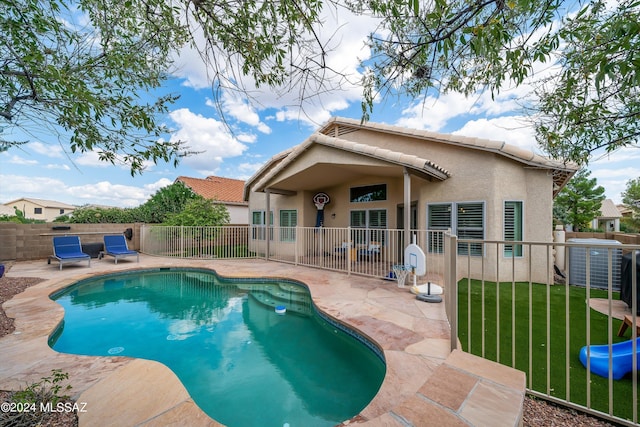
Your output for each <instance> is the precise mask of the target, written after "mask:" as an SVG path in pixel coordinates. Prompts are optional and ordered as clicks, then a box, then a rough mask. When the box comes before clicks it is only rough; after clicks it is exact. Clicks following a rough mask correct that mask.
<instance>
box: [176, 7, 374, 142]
mask: <svg viewBox="0 0 640 427" xmlns="http://www.w3.org/2000/svg"><path fill="white" fill-rule="evenodd" d="M323 16H324V18H323V23H322V25H321V26H319V27H318V28H316V31H317V33H318V35H319V38H320V40H321V43H323V45H324V46H325V47H326V49H327V55H326V57H325V58H324V60H325V61H326V66H327V68H326V69H325V70H324V77H326V79H327V80H325V81H324V84H325V86H318V85H316V84H315V82H314V81H308V80H303V79H304V77H305V76H304V75H303V76H302V77H301V78H300V79H299V80H298V81H296V78H295V77H294V78H293V79H292V80H290V81H289V82H287V84H286V85H284V86H282V87H279V88H267V87H257V86H256V84H255V82H254V80H253V79H252V78H251V77H250V76H239V75H234V76H233V79H234V81H236V82H238V85H239V86H240V87H242V88H245V89H246V91H247V92H248V93H250V96H251V98H252V100H251V102H250V104H251V105H249V104H247V99H244V98H243V99H242V100H238V99H237V95H238V92H233V91H228V90H225V89H221V90H222V96H221V99H222V102H223V104H222V105H223V109H225V112H226V113H228V114H229V116H230V117H233V118H235V119H236V120H239V121H240V122H242V123H246V124H248V125H250V126H253V127H255V128H257V129H258V131H260V132H262V133H268V132H270V131H271V129H270V127H269V126H268V125H267V124H265V123H264V122H263V121H261V120H260V118H259V116H258V113H259V112H262V111H266V110H270V109H275V110H276V112H274V113H270V115H277V117H278V121H303V122H305V123H307V125H308V126H309V127H310V128H315V127H317V126H318V125H319V124H321V123H323V122H325V121H326V120H327V119H328V118H329V117H330V116H331V115H334V114H335V113H336V112H339V111H342V110H345V109H347V108H348V107H349V106H350V105H351V103H352V102H354V101H360V98H361V96H362V89H361V87H360V81H361V77H362V75H361V72H360V60H361V59H368V58H369V57H370V54H371V53H370V51H369V49H368V48H367V47H366V45H365V41H366V38H367V35H368V34H369V33H370V32H371V31H372V30H373V29H375V28H376V27H377V25H378V22H379V21H378V20H376V19H374V18H371V17H368V16H356V15H353V14H352V13H351V12H349V11H347V10H346V9H344V8H336V7H331V6H328V5H327V6H326V8H325V10H324V11H323ZM198 31H199V30H198ZM301 37H302V35H301ZM196 44H197V45H198V46H204V45H205V44H204V39H203V37H202V35H201V33H200V32H198V33H197V34H196ZM293 56H294V57H296V56H297V53H296V52H294V53H293ZM175 60H176V61H175V63H176V67H177V69H176V71H175V72H174V73H173V74H174V76H176V77H177V78H179V79H182V80H183V81H184V84H185V85H186V86H189V87H192V88H194V89H196V90H200V89H206V88H211V80H210V78H209V75H208V72H207V65H206V64H205V62H204V61H203V60H202V58H201V57H200V54H199V53H198V52H197V51H196V50H195V49H193V48H191V47H190V46H185V47H184V48H183V49H182V50H181V51H180V54H179V55H178V56H177V57H176V58H175ZM225 64H227V61H226V59H225V60H223V58H218V65H219V66H221V67H224V66H225ZM310 65H311V66H313V64H310ZM301 81H304V83H306V84H307V86H304V85H303V84H301ZM303 87H304V90H303ZM300 99H304V101H303V105H302V106H301V105H300V102H301V101H300Z"/></svg>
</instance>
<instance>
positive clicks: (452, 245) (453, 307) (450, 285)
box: [444, 231, 458, 351]
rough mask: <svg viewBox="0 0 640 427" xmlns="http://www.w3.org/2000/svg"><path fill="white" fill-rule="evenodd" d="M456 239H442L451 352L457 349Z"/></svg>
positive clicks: (452, 235) (448, 232) (447, 236)
mask: <svg viewBox="0 0 640 427" xmlns="http://www.w3.org/2000/svg"><path fill="white" fill-rule="evenodd" d="M457 247H458V237H457V236H456V235H454V234H451V232H450V231H447V232H446V233H445V237H444V289H445V292H446V294H445V297H446V299H445V310H446V312H447V317H448V318H449V326H450V327H451V351H453V350H455V349H456V348H458V282H457V280H456V279H457V276H458V275H457V271H458V268H457V267H458V266H457V261H458V258H457V255H458V251H457Z"/></svg>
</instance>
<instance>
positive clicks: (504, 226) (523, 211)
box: [502, 199, 526, 259]
mask: <svg viewBox="0 0 640 427" xmlns="http://www.w3.org/2000/svg"><path fill="white" fill-rule="evenodd" d="M507 203H520V206H521V210H522V212H521V215H522V218H521V227H522V229H521V230H520V231H521V234H522V238H521V240H522V241H524V240H526V239H525V229H526V227H525V226H524V225H525V224H526V221H525V207H524V206H525V203H524V200H521V199H505V200H503V201H502V240H504V241H507V236H506V232H507V224H506V218H505V215H506V212H507ZM512 246H518V245H512ZM520 246H522V249H521V254H520V255H515V256H514V255H513V249H512V250H511V255H507V251H506V247H505V248H503V250H502V256H503V257H504V258H509V259H511V258H523V257H524V249H525V246H524V245H520Z"/></svg>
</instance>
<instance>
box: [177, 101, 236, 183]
mask: <svg viewBox="0 0 640 427" xmlns="http://www.w3.org/2000/svg"><path fill="white" fill-rule="evenodd" d="M170 116H171V119H172V120H173V121H174V122H175V123H176V124H177V125H178V127H179V129H178V130H177V131H176V132H174V133H173V135H172V136H171V140H172V141H178V140H180V141H185V142H186V145H187V146H188V148H189V150H191V151H195V152H198V154H196V155H192V156H189V157H186V158H184V159H183V160H182V162H181V163H183V164H184V165H186V166H189V167H191V168H193V169H195V170H197V171H198V172H199V173H201V174H202V175H215V171H216V170H217V169H218V168H219V167H220V164H221V163H222V162H223V160H224V159H225V158H229V157H236V156H240V155H242V153H243V152H244V151H245V150H246V149H247V146H246V145H244V144H242V143H241V142H240V141H238V139H237V138H235V137H233V136H232V135H231V134H230V133H229V130H228V129H227V127H226V126H225V124H224V123H222V122H221V121H218V120H216V119H212V118H207V117H203V116H201V115H199V114H194V113H192V112H191V111H189V110H188V109H186V108H181V109H179V110H175V111H173V112H171V113H170Z"/></svg>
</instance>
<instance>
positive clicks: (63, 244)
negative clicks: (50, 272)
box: [47, 236, 91, 270]
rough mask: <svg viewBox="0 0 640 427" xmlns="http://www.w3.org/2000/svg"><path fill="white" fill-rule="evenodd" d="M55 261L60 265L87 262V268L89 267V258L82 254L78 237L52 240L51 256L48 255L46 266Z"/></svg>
mask: <svg viewBox="0 0 640 427" xmlns="http://www.w3.org/2000/svg"><path fill="white" fill-rule="evenodd" d="M52 259H55V260H57V261H58V262H59V263H60V270H62V264H67V263H71V262H80V261H87V262H88V265H87V266H88V267H91V257H90V256H89V255H88V254H86V253H84V252H82V245H81V244H80V237H79V236H55V237H54V238H53V255H49V259H48V260H47V264H51V260H52Z"/></svg>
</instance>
